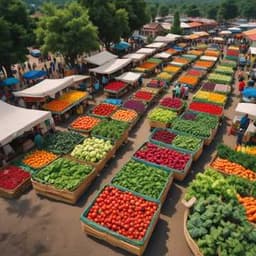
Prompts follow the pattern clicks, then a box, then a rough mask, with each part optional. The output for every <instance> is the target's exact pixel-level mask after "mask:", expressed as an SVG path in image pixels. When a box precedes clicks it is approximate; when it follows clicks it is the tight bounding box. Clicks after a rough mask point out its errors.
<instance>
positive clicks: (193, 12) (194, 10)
mask: <svg viewBox="0 0 256 256" xmlns="http://www.w3.org/2000/svg"><path fill="white" fill-rule="evenodd" d="M186 14H187V16H189V17H200V16H201V13H200V10H199V8H198V7H197V6H196V5H194V4H193V5H189V6H188V7H187V9H186Z"/></svg>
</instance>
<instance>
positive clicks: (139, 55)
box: [122, 53, 147, 64]
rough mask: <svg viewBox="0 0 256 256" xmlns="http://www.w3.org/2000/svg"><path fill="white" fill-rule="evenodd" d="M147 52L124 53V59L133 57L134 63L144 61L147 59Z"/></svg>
mask: <svg viewBox="0 0 256 256" xmlns="http://www.w3.org/2000/svg"><path fill="white" fill-rule="evenodd" d="M146 56H147V55H146V54H143V53H129V54H126V55H124V56H123V57H122V58H123V59H131V60H132V62H133V63H134V64H136V63H139V62H142V61H143V60H144V59H146Z"/></svg>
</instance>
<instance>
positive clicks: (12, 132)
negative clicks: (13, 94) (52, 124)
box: [0, 100, 52, 146]
mask: <svg viewBox="0 0 256 256" xmlns="http://www.w3.org/2000/svg"><path fill="white" fill-rule="evenodd" d="M51 118H52V115H51V112H48V111H41V110H33V109H25V108H20V107H15V106H12V105H10V104H7V103H5V102H3V101H1V100H0V119H1V125H0V144H1V145H2V146H4V145H6V144H8V143H9V142H11V141H12V140H14V139H15V138H17V137H18V136H20V135H22V134H23V133H24V132H26V131H29V130H31V129H32V128H33V127H35V126H36V125H38V124H40V123H42V122H44V121H45V120H48V119H51Z"/></svg>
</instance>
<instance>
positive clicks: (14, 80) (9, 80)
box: [0, 77, 20, 86]
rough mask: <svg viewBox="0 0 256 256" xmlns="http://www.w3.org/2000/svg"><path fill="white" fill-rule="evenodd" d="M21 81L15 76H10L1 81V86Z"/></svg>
mask: <svg viewBox="0 0 256 256" xmlns="http://www.w3.org/2000/svg"><path fill="white" fill-rule="evenodd" d="M19 82H20V81H19V79H17V78H15V77H8V78H6V79H5V80H4V81H2V82H1V83H0V85H1V86H12V85H15V84H18V83H19Z"/></svg>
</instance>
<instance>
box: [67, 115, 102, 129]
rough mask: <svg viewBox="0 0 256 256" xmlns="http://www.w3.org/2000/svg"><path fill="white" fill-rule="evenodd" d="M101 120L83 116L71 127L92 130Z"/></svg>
mask: <svg viewBox="0 0 256 256" xmlns="http://www.w3.org/2000/svg"><path fill="white" fill-rule="evenodd" d="M99 122H100V120H99V119H98V118H96V117H92V116H81V117H78V118H77V119H76V120H75V121H74V122H73V123H72V124H71V127H72V128H74V129H78V130H91V129H92V128H93V127H95V126H96V125H97V124H98V123H99Z"/></svg>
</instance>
